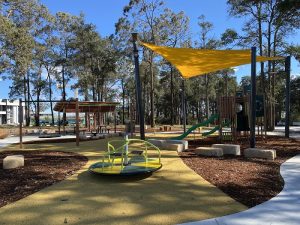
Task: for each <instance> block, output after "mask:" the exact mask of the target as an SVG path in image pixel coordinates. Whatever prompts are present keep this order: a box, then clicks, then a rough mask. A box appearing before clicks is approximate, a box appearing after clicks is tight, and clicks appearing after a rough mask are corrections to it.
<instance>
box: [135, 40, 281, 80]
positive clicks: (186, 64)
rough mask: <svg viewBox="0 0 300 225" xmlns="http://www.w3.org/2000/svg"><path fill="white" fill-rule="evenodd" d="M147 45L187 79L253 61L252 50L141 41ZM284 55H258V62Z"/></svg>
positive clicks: (276, 58)
mask: <svg viewBox="0 0 300 225" xmlns="http://www.w3.org/2000/svg"><path fill="white" fill-rule="evenodd" d="M140 43H141V44H142V45H144V46H145V47H147V48H149V49H151V50H152V51H154V52H156V53H157V54H159V55H161V56H163V57H164V58H165V59H166V60H167V61H169V62H170V63H171V64H173V66H175V67H176V68H177V69H178V70H179V72H180V73H181V75H182V77H183V78H185V79H187V78H191V77H196V76H200V75H205V74H207V73H211V72H216V71H219V70H223V69H228V68H231V67H235V66H240V65H244V64H250V63H251V50H250V49H247V50H211V49H192V48H171V47H164V46H156V45H153V44H148V43H143V42H140ZM280 59H283V57H264V56H257V57H256V61H257V62H263V61H269V60H280Z"/></svg>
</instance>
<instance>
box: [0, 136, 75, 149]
mask: <svg viewBox="0 0 300 225" xmlns="http://www.w3.org/2000/svg"><path fill="white" fill-rule="evenodd" d="M68 138H75V135H64V136H61V137H55V139H68ZM46 139H53V138H39V136H38V135H27V136H23V142H26V141H35V140H46ZM19 140H20V138H19V137H17V136H11V137H7V138H5V139H0V149H1V148H4V147H6V146H8V145H10V144H16V143H19Z"/></svg>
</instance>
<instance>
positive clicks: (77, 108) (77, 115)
mask: <svg viewBox="0 0 300 225" xmlns="http://www.w3.org/2000/svg"><path fill="white" fill-rule="evenodd" d="M76 146H79V103H78V98H76Z"/></svg>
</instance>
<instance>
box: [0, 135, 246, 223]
mask: <svg viewBox="0 0 300 225" xmlns="http://www.w3.org/2000/svg"><path fill="white" fill-rule="evenodd" d="M106 143H107V140H97V141H87V142H81V143H80V147H75V143H64V144H59V143H55V144H34V145H25V148H26V150H30V149H32V150H37V149H38V150H45V151H47V150H56V151H72V152H77V153H81V154H83V155H85V156H87V157H88V158H89V161H88V163H87V164H86V165H85V166H84V167H83V168H82V169H81V170H79V171H77V173H76V174H74V175H72V176H70V177H68V178H67V179H66V180H64V181H62V182H59V183H57V184H54V185H52V186H50V187H48V188H45V189H43V190H41V191H39V192H37V193H34V194H32V195H30V196H28V197H26V198H24V199H21V200H19V201H17V202H14V203H11V204H9V205H6V206H4V207H2V208H0V218H1V219H0V224H1V225H2V224H6V225H12V224H13V225H18V224H24V225H27V224H28V225H35V224H36V225H58V224H73V225H81V224H82V225H83V224H84V225H86V224H110V225H120V224H124V225H127V224H128V225H129V224H130V225H131V224H139V225H142V224H149V225H158V224H164V225H165V224H177V223H183V222H189V221H196V220H203V219H208V218H212V217H219V216H223V215H227V214H232V213H235V212H239V211H243V210H245V209H246V207H245V206H243V205H242V204H240V203H238V202H236V201H234V200H233V199H231V198H230V197H228V196H227V195H226V194H224V193H223V192H222V191H220V190H219V189H218V188H216V187H215V186H213V185H212V184H210V183H208V182H207V181H205V180H204V179H203V178H201V177H200V176H199V175H197V174H196V173H195V172H194V171H192V170H191V169H190V168H188V167H187V166H186V165H185V164H184V163H183V162H182V160H181V159H180V158H179V156H178V154H177V152H174V151H166V150H162V164H163V167H162V168H161V169H160V170H158V171H157V172H155V173H153V174H152V176H149V177H141V176H138V177H111V176H94V175H93V174H91V173H89V172H88V171H87V169H88V168H89V166H90V165H92V164H93V163H95V162H98V161H99V159H100V157H101V154H102V153H103V151H104V150H105V149H106V146H107V145H106ZM11 149H17V150H18V147H16V146H15V147H13V146H11V147H6V148H3V149H1V151H4V150H11Z"/></svg>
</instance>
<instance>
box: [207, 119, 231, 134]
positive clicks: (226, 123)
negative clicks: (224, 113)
mask: <svg viewBox="0 0 300 225" xmlns="http://www.w3.org/2000/svg"><path fill="white" fill-rule="evenodd" d="M222 125H223V127H228V126H229V125H230V121H227V122H224V123H223V124H222ZM219 129H220V126H219V125H218V126H215V127H214V128H213V129H212V130H210V131H207V132H204V133H202V136H203V137H206V136H208V135H210V134H213V133H215V132H216V131H217V130H219Z"/></svg>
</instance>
